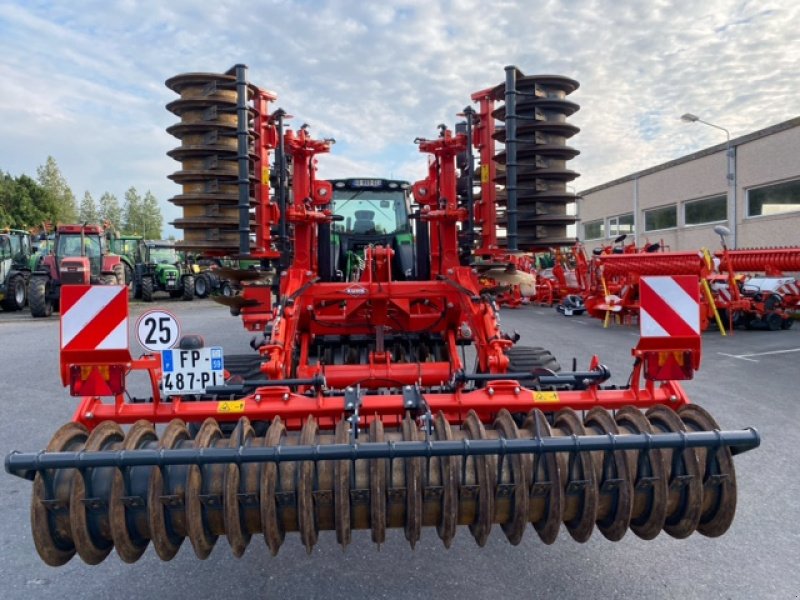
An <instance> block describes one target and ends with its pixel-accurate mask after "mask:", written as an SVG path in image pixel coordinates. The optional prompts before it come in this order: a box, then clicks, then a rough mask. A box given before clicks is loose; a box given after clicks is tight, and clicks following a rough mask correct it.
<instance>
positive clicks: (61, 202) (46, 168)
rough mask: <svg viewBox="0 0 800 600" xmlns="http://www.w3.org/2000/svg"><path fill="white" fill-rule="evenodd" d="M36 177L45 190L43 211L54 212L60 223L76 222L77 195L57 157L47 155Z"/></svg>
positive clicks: (54, 218) (54, 216) (55, 219)
mask: <svg viewBox="0 0 800 600" xmlns="http://www.w3.org/2000/svg"><path fill="white" fill-rule="evenodd" d="M36 178H37V180H38V182H39V185H41V186H42V187H43V188H44V190H45V192H46V197H45V199H44V200H45V206H43V207H41V208H42V209H43V212H47V213H52V214H53V221H54V222H60V223H75V222H76V221H77V220H78V206H77V203H76V202H75V195H74V194H73V193H72V190H71V189H70V188H69V186H68V185H67V181H66V180H65V179H64V176H63V175H62V174H61V170H60V169H59V168H58V164H56V159H55V158H53V157H52V156H48V157H47V162H46V163H45V164H44V165H41V166H39V167H38V168H37V169H36Z"/></svg>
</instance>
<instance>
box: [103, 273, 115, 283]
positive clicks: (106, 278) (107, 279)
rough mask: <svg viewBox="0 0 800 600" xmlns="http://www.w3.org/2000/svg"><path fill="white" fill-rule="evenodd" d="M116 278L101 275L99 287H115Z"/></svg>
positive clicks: (109, 275)
mask: <svg viewBox="0 0 800 600" xmlns="http://www.w3.org/2000/svg"><path fill="white" fill-rule="evenodd" d="M117 281H118V280H117V276H116V275H111V274H107V275H101V276H100V284H101V285H117Z"/></svg>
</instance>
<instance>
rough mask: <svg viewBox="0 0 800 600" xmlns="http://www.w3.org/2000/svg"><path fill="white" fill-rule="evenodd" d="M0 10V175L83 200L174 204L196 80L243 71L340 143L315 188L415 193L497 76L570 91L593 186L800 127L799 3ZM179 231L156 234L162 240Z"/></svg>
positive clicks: (599, 0) (176, 2) (285, 2)
mask: <svg viewBox="0 0 800 600" xmlns="http://www.w3.org/2000/svg"><path fill="white" fill-rule="evenodd" d="M244 4H246V3H241V2H235V1H228V0H206V1H204V2H190V1H188V0H170V1H169V2H160V1H154V2H148V1H141V2H140V1H134V0H118V1H114V0H102V1H97V2H95V1H85V2H79V1H74V2H66V1H64V2H52V1H51V2H46V1H36V0H30V1H24V2H9V1H8V0H0V82H2V83H1V84H0V170H2V171H4V172H8V173H11V174H12V175H14V176H17V175H21V174H28V175H35V173H36V168H37V167H38V166H39V165H42V164H44V163H45V161H46V159H47V156H48V155H52V156H53V157H55V159H56V161H57V163H58V165H59V167H60V168H61V171H62V173H63V174H64V176H65V178H66V179H67V182H68V183H69V184H70V186H71V188H72V190H73V192H74V193H75V196H76V197H77V198H78V199H80V198H82V197H83V194H84V192H85V191H89V192H91V194H92V195H93V196H94V197H95V199H97V198H99V197H100V196H101V195H102V194H103V193H104V192H106V191H108V192H111V193H113V194H116V195H117V197H118V198H119V199H120V200H122V198H123V196H124V193H125V190H127V189H128V188H129V187H131V186H135V187H136V188H137V190H139V191H140V192H142V193H143V192H145V191H146V190H150V191H152V192H153V193H154V194H155V195H156V197H157V198H159V200H160V202H161V207H162V212H163V213H164V216H165V221H170V220H172V219H174V218H177V217H178V216H179V209H177V208H176V207H174V206H172V205H171V204H169V203H168V202H167V200H168V198H170V197H171V196H174V195H177V194H179V193H180V188H179V186H178V185H176V184H174V183H172V182H171V181H170V180H168V179H167V175H169V174H170V173H173V172H174V171H177V170H178V167H179V164H178V163H177V162H175V161H174V160H172V159H171V158H169V157H168V156H167V155H166V152H167V151H168V150H170V149H172V148H174V147H176V146H178V145H179V142H178V140H177V139H175V138H173V137H171V136H170V135H169V134H167V133H166V128H167V127H168V126H169V125H171V124H173V123H175V122H177V117H175V116H174V115H173V114H171V113H169V112H168V111H167V110H166V109H165V108H164V107H165V105H166V104H167V103H168V102H169V101H171V100H173V99H175V98H176V97H177V96H176V95H175V94H174V93H173V92H171V91H170V90H168V89H167V88H166V87H165V86H164V81H165V80H166V79H168V78H169V77H171V76H173V75H176V74H179V73H184V72H190V71H202V72H224V71H226V70H227V69H228V68H230V67H231V66H232V65H234V64H236V63H244V64H246V65H248V67H249V72H248V74H249V79H250V80H251V81H252V82H253V83H254V84H256V85H258V86H259V87H263V88H266V89H269V90H272V91H274V92H276V93H277V94H278V97H279V98H278V101H277V103H276V104H275V105H273V108H277V107H281V108H283V109H284V110H286V111H287V112H288V113H289V114H291V115H293V116H294V117H295V119H294V120H293V121H292V123H293V124H294V126H295V127H299V126H300V125H302V124H303V123H308V124H309V125H310V126H311V132H312V134H313V135H314V136H315V137H320V138H326V137H333V138H335V139H336V141H337V143H336V145H335V146H334V148H333V152H332V153H331V154H330V155H326V156H322V157H321V158H320V162H319V167H320V174H321V176H322V177H348V176H376V177H393V178H397V179H407V180H411V181H414V180H417V179H421V178H423V177H424V176H425V175H426V160H427V159H426V157H425V156H421V155H420V153H419V151H418V149H417V147H416V146H415V145H414V144H413V140H414V139H415V138H416V137H428V138H432V137H435V136H436V134H437V131H436V126H437V125H438V124H439V123H447V124H449V125H451V126H452V125H453V124H454V123H455V122H456V121H457V120H458V117H457V116H456V115H457V113H459V112H461V110H462V109H463V108H464V107H465V106H467V105H468V104H469V103H470V99H469V98H470V94H471V93H472V92H474V91H477V90H480V89H484V88H486V87H490V86H493V85H495V84H498V83H501V82H502V81H503V80H504V77H505V75H504V70H503V69H504V67H505V66H506V65H516V66H517V67H518V68H519V69H520V70H521V71H522V72H524V73H525V74H526V75H535V74H557V75H564V76H567V77H570V78H573V79H576V80H578V81H579V82H580V88H579V89H578V90H577V91H576V92H575V93H574V94H572V95H571V96H570V97H569V99H570V100H572V101H574V102H577V103H578V104H579V105H580V106H581V109H580V111H579V112H577V113H576V114H575V115H573V116H572V117H570V122H571V123H573V124H575V125H577V126H578V127H580V128H581V132H580V133H579V134H578V135H577V136H575V137H574V138H572V140H571V142H570V144H571V145H572V146H574V147H576V148H578V149H579V150H580V151H581V154H580V156H579V157H577V158H576V159H574V160H573V161H572V162H571V163H570V165H569V166H570V168H572V169H574V170H576V171H578V172H579V173H581V177H580V178H579V179H578V180H576V181H575V183H574V184H573V185H574V187H575V188H576V189H577V190H582V189H588V188H590V187H593V186H595V185H599V184H601V183H604V182H606V181H609V180H612V179H615V178H617V177H622V176H624V175H627V174H629V173H632V172H634V171H638V170H641V169H645V168H648V167H650V166H653V165H656V164H660V163H663V162H666V161H668V160H671V159H673V158H677V157H679V156H683V155H685V154H689V153H691V152H694V151H697V150H699V149H702V148H705V147H708V146H712V145H715V144H717V143H720V142H724V141H725V135H724V133H723V132H722V131H719V130H717V129H714V128H711V127H708V126H705V125H702V124H700V123H685V122H683V121H681V120H680V115H682V114H684V113H686V112H690V113H694V114H696V115H698V116H699V117H700V118H702V119H704V120H706V121H709V122H711V123H714V124H717V125H720V126H722V127H725V128H727V129H728V130H729V131H730V133H731V135H732V137H737V136H740V135H744V134H746V133H749V132H752V131H754V130H757V129H761V128H763V127H767V126H769V125H772V124H775V123H779V122H781V121H785V120H788V119H790V118H793V117H796V116H798V115H800V90H799V89H798V86H797V77H798V72H800V2H797V0H776V1H772V0H758V1H747V0H704V1H703V2H697V1H696V0H691V1H684V0H673V1H664V0H641V1H625V0H618V1H613V2H612V1H604V0H563V1H560V2H559V1H557V0H536V1H535V2H534V1H522V0H519V1H517V2H514V1H510V0H507V1H497V2H492V1H488V0H454V1H444V0H397V1H395V0H373V1H356V0H319V1H313V0H271V1H261V2H251V3H249V4H250V5H251V6H249V7H248V8H243V7H242V6H243V5H244ZM169 233H174V230H171V229H169V228H168V229H167V230H166V234H169Z"/></svg>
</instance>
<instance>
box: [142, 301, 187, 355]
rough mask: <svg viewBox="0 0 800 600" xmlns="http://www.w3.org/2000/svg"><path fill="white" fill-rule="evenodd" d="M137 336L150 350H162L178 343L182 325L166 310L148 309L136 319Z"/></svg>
mask: <svg viewBox="0 0 800 600" xmlns="http://www.w3.org/2000/svg"><path fill="white" fill-rule="evenodd" d="M136 336H137V337H138V338H139V343H140V344H141V345H142V346H143V347H144V348H146V349H147V350H150V352H161V351H162V350H167V349H169V348H172V347H173V346H174V345H175V344H177V343H178V340H179V339H180V337H181V326H180V324H179V323H178V319H176V318H175V316H174V315H173V314H172V313H169V312H167V311H166V310H148V311H147V312H146V313H144V314H143V315H142V316H141V317H139V319H138V320H137V321H136Z"/></svg>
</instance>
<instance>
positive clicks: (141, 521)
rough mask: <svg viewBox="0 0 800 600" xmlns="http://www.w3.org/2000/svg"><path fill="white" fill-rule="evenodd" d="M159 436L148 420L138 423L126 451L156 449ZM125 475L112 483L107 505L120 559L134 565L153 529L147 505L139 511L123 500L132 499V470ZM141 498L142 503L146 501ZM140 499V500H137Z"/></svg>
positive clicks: (116, 475)
mask: <svg viewBox="0 0 800 600" xmlns="http://www.w3.org/2000/svg"><path fill="white" fill-rule="evenodd" d="M157 444H158V436H157V435H156V430H155V428H154V427H153V424H152V423H150V422H149V421H136V423H134V424H133V427H131V429H130V430H129V431H128V433H127V435H126V436H125V441H124V443H123V445H122V448H123V450H136V449H138V448H144V447H148V446H149V447H156V445H157ZM126 471H128V473H126V474H125V475H123V473H122V471H121V470H119V469H117V470H116V471H115V472H114V480H113V482H112V484H111V497H110V499H109V503H108V513H109V514H108V519H109V524H110V526H111V538H112V539H113V540H114V548H115V550H116V551H117V554H118V555H119V557H120V558H121V559H122V560H123V561H124V562H126V563H134V562H136V561H137V560H139V559H140V558H141V557H142V554H144V551H145V550H146V549H147V544H148V543H149V542H150V527H149V523H148V519H147V508H148V507H147V505H146V504H145V505H144V506H141V507H139V508H138V510H136V509H134V507H133V506H132V507H130V508H129V507H128V506H127V505H126V504H125V502H124V501H123V498H125V497H130V496H131V495H132V494H131V490H129V489H127V486H126V483H125V481H126V479H128V478H130V477H131V474H130V473H129V471H131V469H126ZM148 479H149V478H148ZM144 497H146V494H145V496H143V497H142V500H144ZM137 498H138V497H137Z"/></svg>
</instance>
